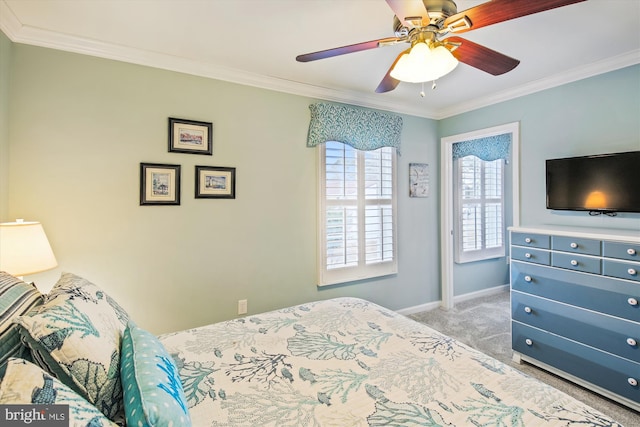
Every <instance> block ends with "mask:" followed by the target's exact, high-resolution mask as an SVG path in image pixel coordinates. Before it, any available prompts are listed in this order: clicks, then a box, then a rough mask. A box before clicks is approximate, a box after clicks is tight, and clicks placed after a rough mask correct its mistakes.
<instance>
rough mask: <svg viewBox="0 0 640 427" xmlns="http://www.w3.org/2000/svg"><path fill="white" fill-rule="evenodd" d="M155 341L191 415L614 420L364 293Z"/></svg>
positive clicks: (441, 422) (507, 422) (342, 421)
mask: <svg viewBox="0 0 640 427" xmlns="http://www.w3.org/2000/svg"><path fill="white" fill-rule="evenodd" d="M160 341H161V342H162V343H163V345H164V346H165V348H166V349H167V350H168V351H169V353H170V354H171V355H172V356H173V358H174V360H175V361H176V363H177V366H178V369H179V372H180V377H181V378H182V384H183V387H184V392H185V396H186V398H187V401H188V405H189V410H190V413H191V419H192V421H193V423H194V425H198V426H232V425H245V426H258V425H271V426H392V425H396V426H436V425H438V426H448V425H456V426H462V425H477V426H480V425H482V426H484V425H492V426H494V425H495V426H500V425H504V426H524V425H531V426H542V425H563V426H564V425H593V426H601V425H615V422H613V421H612V420H609V419H608V418H607V417H605V416H604V415H602V414H600V413H598V412H597V411H595V410H593V409H591V408H589V407H586V406H584V405H583V404H581V403H579V402H578V401H576V400H574V399H573V398H571V397H569V396H567V395H566V394H563V393H561V392H559V391H557V390H555V389H553V388H551V387H550V386H548V385H545V384H544V383H541V382H539V381H537V380H535V379H533V378H529V377H527V376H525V375H524V374H522V373H521V372H519V371H517V370H514V369H512V368H510V367H509V366H506V365H504V364H502V363H500V362H498V361H497V360H495V359H493V358H491V357H489V356H487V355H485V354H483V353H480V352H478V351H475V350H473V349H471V348H469V347H467V346H465V345H464V344H462V343H460V342H457V341H456V340H454V339H452V338H450V337H448V336H445V335H442V334H440V333H438V332H436V331H434V330H432V329H430V328H428V327H426V326H425V325H422V324H419V323H417V322H415V321H413V320H410V319H408V318H406V317H404V316H402V315H399V314H396V313H394V312H392V311H390V310H387V309H385V308H383V307H380V306H378V305H376V304H373V303H371V302H368V301H364V300H362V299H355V298H338V299H333V300H328V301H319V302H313V303H309V304H303V305H299V306H296V307H290V308H286V309H283V310H278V311H274V312H270V313H265V314H260V315H255V316H250V317H246V318H242V319H237V320H231V321H227V322H223V323H218V324H213V325H208V326H203V327H200V328H196V329H191V330H188V331H182V332H176V333H173V334H168V335H163V336H161V337H160Z"/></svg>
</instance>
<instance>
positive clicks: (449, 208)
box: [440, 122, 520, 310]
mask: <svg viewBox="0 0 640 427" xmlns="http://www.w3.org/2000/svg"><path fill="white" fill-rule="evenodd" d="M505 133H510V134H511V188H512V193H511V196H512V201H513V202H512V204H511V205H512V206H511V207H512V218H513V224H512V225H513V226H518V225H520V179H519V177H520V122H513V123H507V124H504V125H499V126H494V127H490V128H485V129H479V130H475V131H472V132H466V133H461V134H457V135H451V136H446V137H443V138H440V164H441V165H442V172H441V175H440V177H441V180H442V185H441V187H440V218H441V227H440V254H441V260H440V263H441V265H440V269H441V272H442V281H441V292H442V300H441V302H440V306H441V307H442V308H444V309H446V310H449V309H452V308H453V305H454V295H453V260H454V252H453V251H454V242H453V183H454V177H453V144H455V143H456V142H462V141H468V140H473V139H478V138H486V137H489V136H495V135H503V134H505ZM507 259H508V258H507Z"/></svg>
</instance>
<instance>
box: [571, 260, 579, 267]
mask: <svg viewBox="0 0 640 427" xmlns="http://www.w3.org/2000/svg"><path fill="white" fill-rule="evenodd" d="M571 265H573V266H574V267H575V266H576V265H578V261H576V260H575V259H572V260H571Z"/></svg>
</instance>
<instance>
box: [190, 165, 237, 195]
mask: <svg viewBox="0 0 640 427" xmlns="http://www.w3.org/2000/svg"><path fill="white" fill-rule="evenodd" d="M235 198H236V168H228V167H217V166H196V199H235Z"/></svg>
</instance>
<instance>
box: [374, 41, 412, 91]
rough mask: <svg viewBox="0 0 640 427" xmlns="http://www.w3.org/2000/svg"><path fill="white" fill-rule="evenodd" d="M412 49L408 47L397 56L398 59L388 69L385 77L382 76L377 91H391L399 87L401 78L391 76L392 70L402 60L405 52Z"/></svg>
mask: <svg viewBox="0 0 640 427" xmlns="http://www.w3.org/2000/svg"><path fill="white" fill-rule="evenodd" d="M410 50H411V49H407V50H405V51H404V52H402V53H400V55H398V56H397V57H396V60H395V61H393V64H391V67H389V69H388V70H387V74H385V75H384V77H383V78H382V81H381V82H380V84H379V85H378V87H377V88H376V93H385V92H391V91H392V90H394V89H395V88H396V87H398V84H400V80H396V79H394V78H393V77H391V70H393V67H395V66H396V63H397V62H398V61H399V60H400V57H401V56H402V55H404V54H405V53H408V52H409V51H410Z"/></svg>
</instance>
